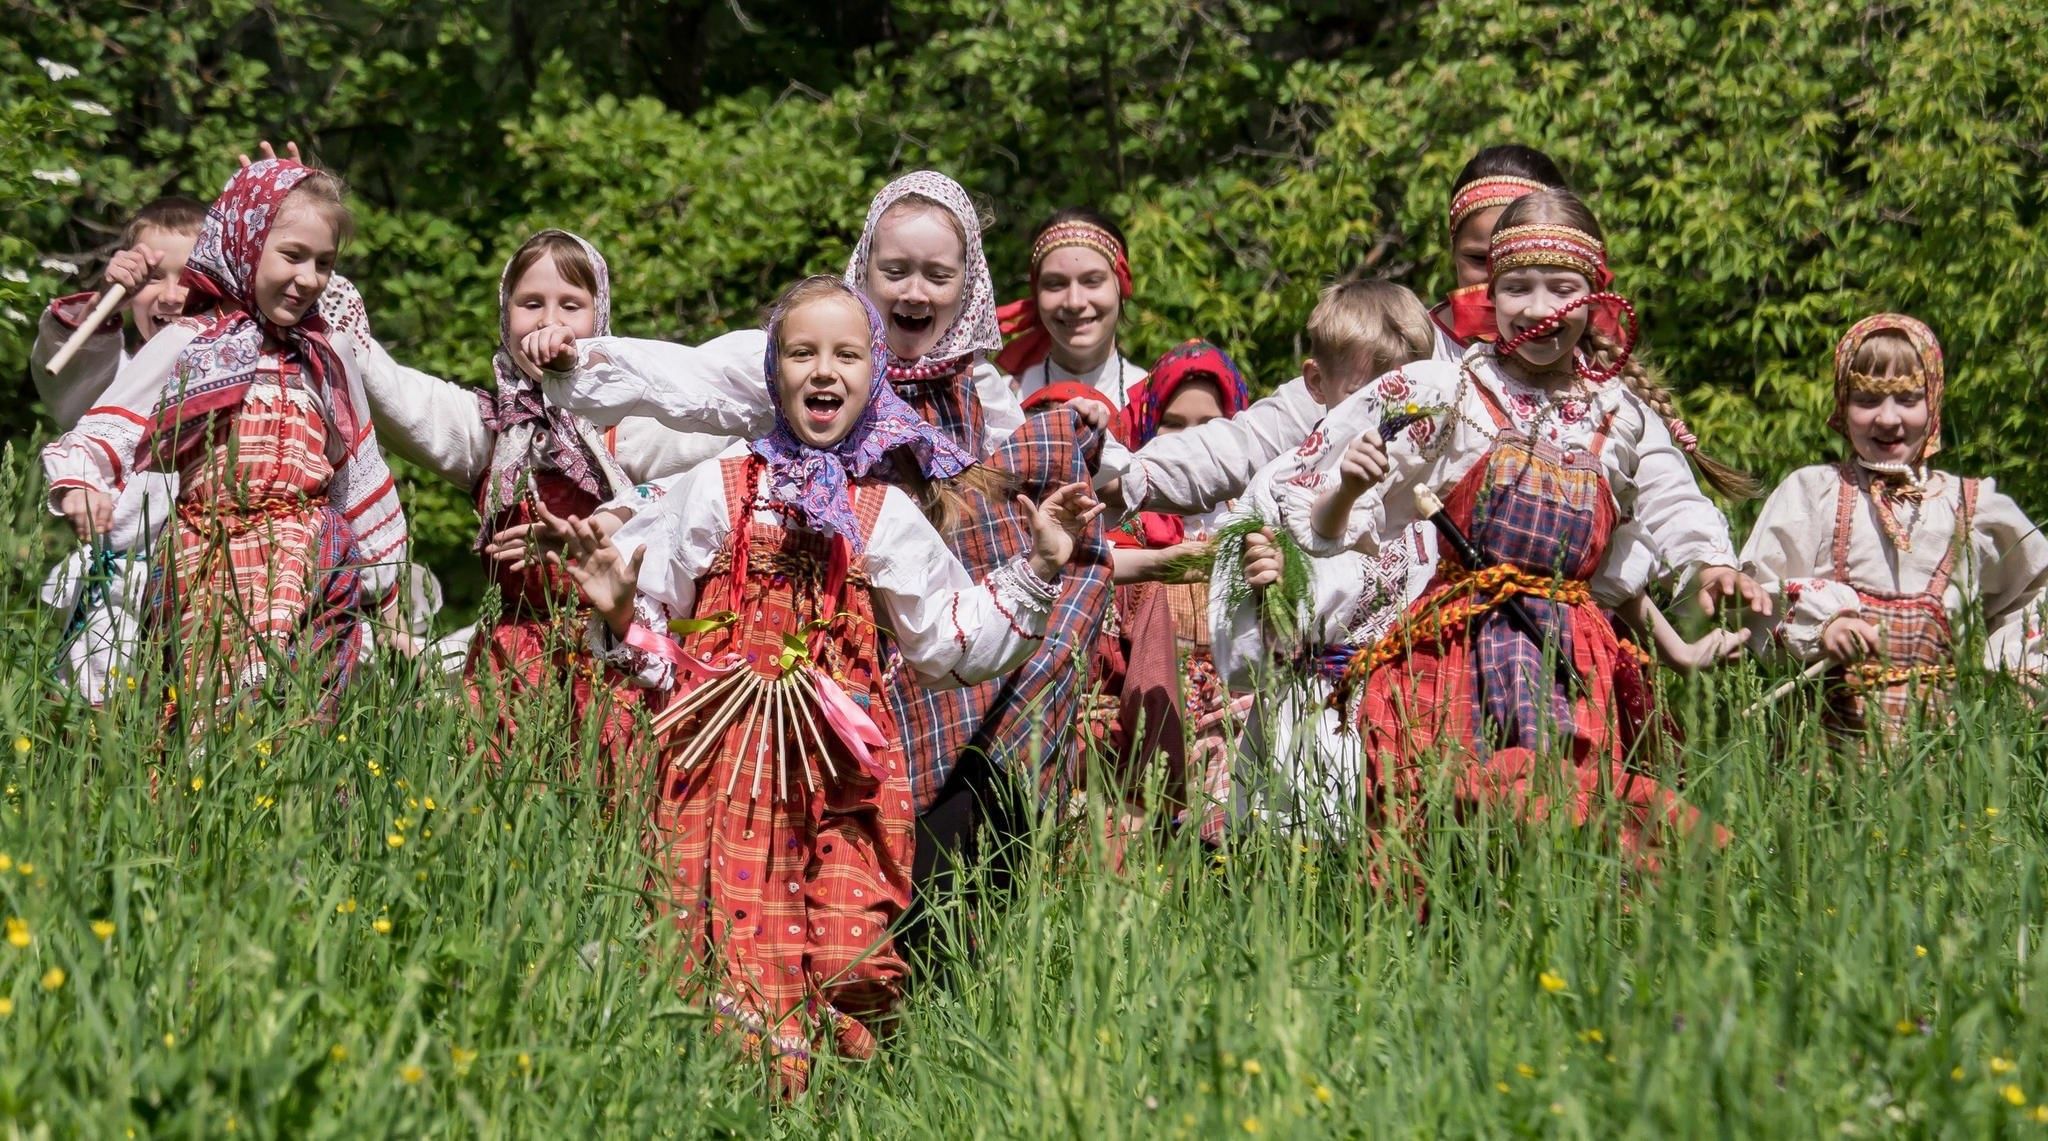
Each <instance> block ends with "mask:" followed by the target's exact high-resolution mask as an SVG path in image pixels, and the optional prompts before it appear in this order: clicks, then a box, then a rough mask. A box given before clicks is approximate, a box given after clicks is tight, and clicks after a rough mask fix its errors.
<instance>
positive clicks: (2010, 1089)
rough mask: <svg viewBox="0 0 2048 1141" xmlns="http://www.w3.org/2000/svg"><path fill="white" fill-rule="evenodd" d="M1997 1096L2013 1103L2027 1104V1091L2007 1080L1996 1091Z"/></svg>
mask: <svg viewBox="0 0 2048 1141" xmlns="http://www.w3.org/2000/svg"><path fill="white" fill-rule="evenodd" d="M1998 1096H2000V1097H2002V1098H2004V1099H2005V1100H2006V1101H2008V1102H2011V1103H2012V1104H2013V1105H2025V1104H2027V1091H2025V1090H2023V1089H2021V1088H2020V1087H2019V1086H2018V1084H2016V1083H2014V1082H2007V1083H2006V1084H2005V1088H2004V1089H2001V1090H1999V1091H1998Z"/></svg>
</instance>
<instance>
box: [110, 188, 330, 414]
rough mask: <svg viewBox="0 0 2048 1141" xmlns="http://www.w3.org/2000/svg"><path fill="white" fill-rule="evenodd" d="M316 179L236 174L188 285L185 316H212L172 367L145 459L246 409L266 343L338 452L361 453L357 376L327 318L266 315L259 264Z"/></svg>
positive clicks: (208, 225)
mask: <svg viewBox="0 0 2048 1141" xmlns="http://www.w3.org/2000/svg"><path fill="white" fill-rule="evenodd" d="M313 174H314V171H313V168H311V167H309V166H305V165H302V164H300V163H296V162H292V161H291V160H290V159H264V160H263V161H262V162H257V163H251V164H250V165H248V166H246V167H244V168H242V169H241V170H238V171H236V172H235V174H234V176H233V177H231V178H229V179H228V183H227V185H226V186H225V187H223V188H222V190H221V192H220V197H219V198H216V199H214V201H213V205H211V206H209V207H207V210H206V221H205V223H204V224H203V225H202V226H200V228H199V240H198V241H197V242H196V243H194V244H193V247H192V256H191V257H190V258H189V259H188V260H187V261H186V262H185V272H184V273H183V275H181V277H180V279H179V280H180V281H181V283H182V284H183V285H184V286H185V289H186V291H187V292H186V298H185V313H186V314H187V315H188V316H192V315H204V317H205V322H204V325H203V327H202V328H201V329H200V330H199V335H198V336H196V337H194V338H193V339H192V342H191V343H190V344H188V345H186V346H185V347H184V348H183V349H182V350H180V351H179V353H178V357H177V360H176V361H174V362H173V363H172V365H171V381H170V383H169V384H167V385H165V386H164V391H163V394H162V395H161V396H159V397H158V398H157V406H156V408H155V410H154V411H153V412H152V413H151V415H150V418H149V427H148V429H147V432H146V434H145V439H144V440H143V442H142V449H143V450H144V451H147V450H148V449H149V448H150V447H151V441H152V440H159V439H162V438H164V437H165V436H167V435H168V434H170V433H171V432H172V431H173V430H175V429H176V428H177V427H178V426H179V425H181V424H183V423H185V422H186V421H188V420H192V419H195V418H198V417H201V416H205V415H208V414H210V413H213V412H217V411H219V410H221V409H224V408H232V407H234V406H235V405H237V404H239V403H241V401H242V398H243V397H244V396H245V395H246V394H247V393H248V390H249V386H250V385H251V384H252V383H254V382H255V380H256V378H257V376H258V370H257V366H258V364H259V363H260V362H261V360H262V358H263V344H264V340H265V338H268V339H269V340H271V341H272V342H274V343H276V344H278V345H280V346H282V354H281V355H283V356H285V357H288V358H290V359H293V360H296V361H298V362H299V364H300V366H301V367H302V368H303V370H304V374H305V375H304V380H305V384H306V387H307V388H308V389H309V390H310V391H311V392H313V393H314V395H315V396H316V397H317V398H318V403H319V405H320V408H321V412H322V415H323V416H325V417H326V419H327V421H328V424H329V427H330V432H329V439H328V448H329V450H330V451H336V450H342V451H345V450H346V449H348V448H349V447H352V446H353V445H354V442H355V438H356V435H357V427H358V426H357V424H356V417H355V405H354V402H353V401H351V400H350V399H349V394H348V391H347V385H348V374H347V372H346V371H345V370H344V369H343V367H342V364H341V360H340V358H339V357H337V356H335V354H334V346H333V345H331V344H330V343H328V339H327V332H328V329H327V319H326V317H325V316H324V314H323V313H322V311H321V310H320V309H319V308H318V307H315V308H314V309H313V310H311V311H310V312H308V313H307V314H306V315H305V316H304V317H303V318H301V319H300V320H299V323H298V324H296V325H292V326H289V327H287V326H282V325H278V324H276V323H275V322H272V321H271V320H270V319H269V318H267V317H265V316H263V314H262V312H261V311H260V310H259V309H258V308H257V306H256V264H257V262H259V261H260V260H261V259H262V257H263V246H264V244H265V243H266V242H268V241H269V240H270V230H271V227H272V226H274V225H276V223H277V216H278V213H279V211H280V210H281V209H282V208H283V206H284V200H285V198H286V197H288V196H289V195H290V194H291V192H292V190H293V189H294V188H296V187H297V186H298V185H299V184H300V183H302V182H304V181H305V180H306V179H308V178H311V177H312V176H313Z"/></svg>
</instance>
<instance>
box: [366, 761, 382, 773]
mask: <svg viewBox="0 0 2048 1141" xmlns="http://www.w3.org/2000/svg"><path fill="white" fill-rule="evenodd" d="M364 763H365V764H367V765H369V766H370V775H371V776H373V777H380V776H383V775H384V766H383V765H380V764H378V763H377V762H375V761H365V762H364Z"/></svg>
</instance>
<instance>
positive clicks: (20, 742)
mask: <svg viewBox="0 0 2048 1141" xmlns="http://www.w3.org/2000/svg"><path fill="white" fill-rule="evenodd" d="M35 747H36V746H35V742H33V741H31V740H29V739H28V738H27V737H16V738H15V739H14V751H15V752H16V753H18V754H20V755H21V756H24V757H26V756H28V751H29V750H30V749H33V748H35Z"/></svg>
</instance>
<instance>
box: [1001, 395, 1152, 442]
mask: <svg viewBox="0 0 2048 1141" xmlns="http://www.w3.org/2000/svg"><path fill="white" fill-rule="evenodd" d="M1071 400H1093V401H1094V402H1095V403H1097V404H1100V405H1102V406H1103V407H1104V408H1107V409H1108V410H1109V430H1110V434H1111V435H1114V436H1115V437H1116V438H1117V439H1119V440H1124V439H1125V436H1124V432H1125V428H1124V412H1123V409H1121V408H1118V407H1117V406H1116V401H1114V400H1111V399H1110V398H1109V394H1108V393H1106V392H1104V391H1102V390H1101V389H1099V388H1097V387H1095V386H1094V385H1092V384H1083V383H1081V382H1080V381H1078V380H1055V381H1053V382H1052V383H1051V384H1048V385H1046V386H1045V387H1043V388H1041V389H1039V390H1038V391H1037V392H1034V393H1032V394H1031V395H1029V396H1027V397H1025V398H1024V411H1026V412H1037V411H1040V410H1042V409H1046V408H1051V407H1054V406H1056V405H1060V404H1065V403H1067V402H1068V401H1071ZM1125 442H1126V443H1129V441H1128V440H1125Z"/></svg>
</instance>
